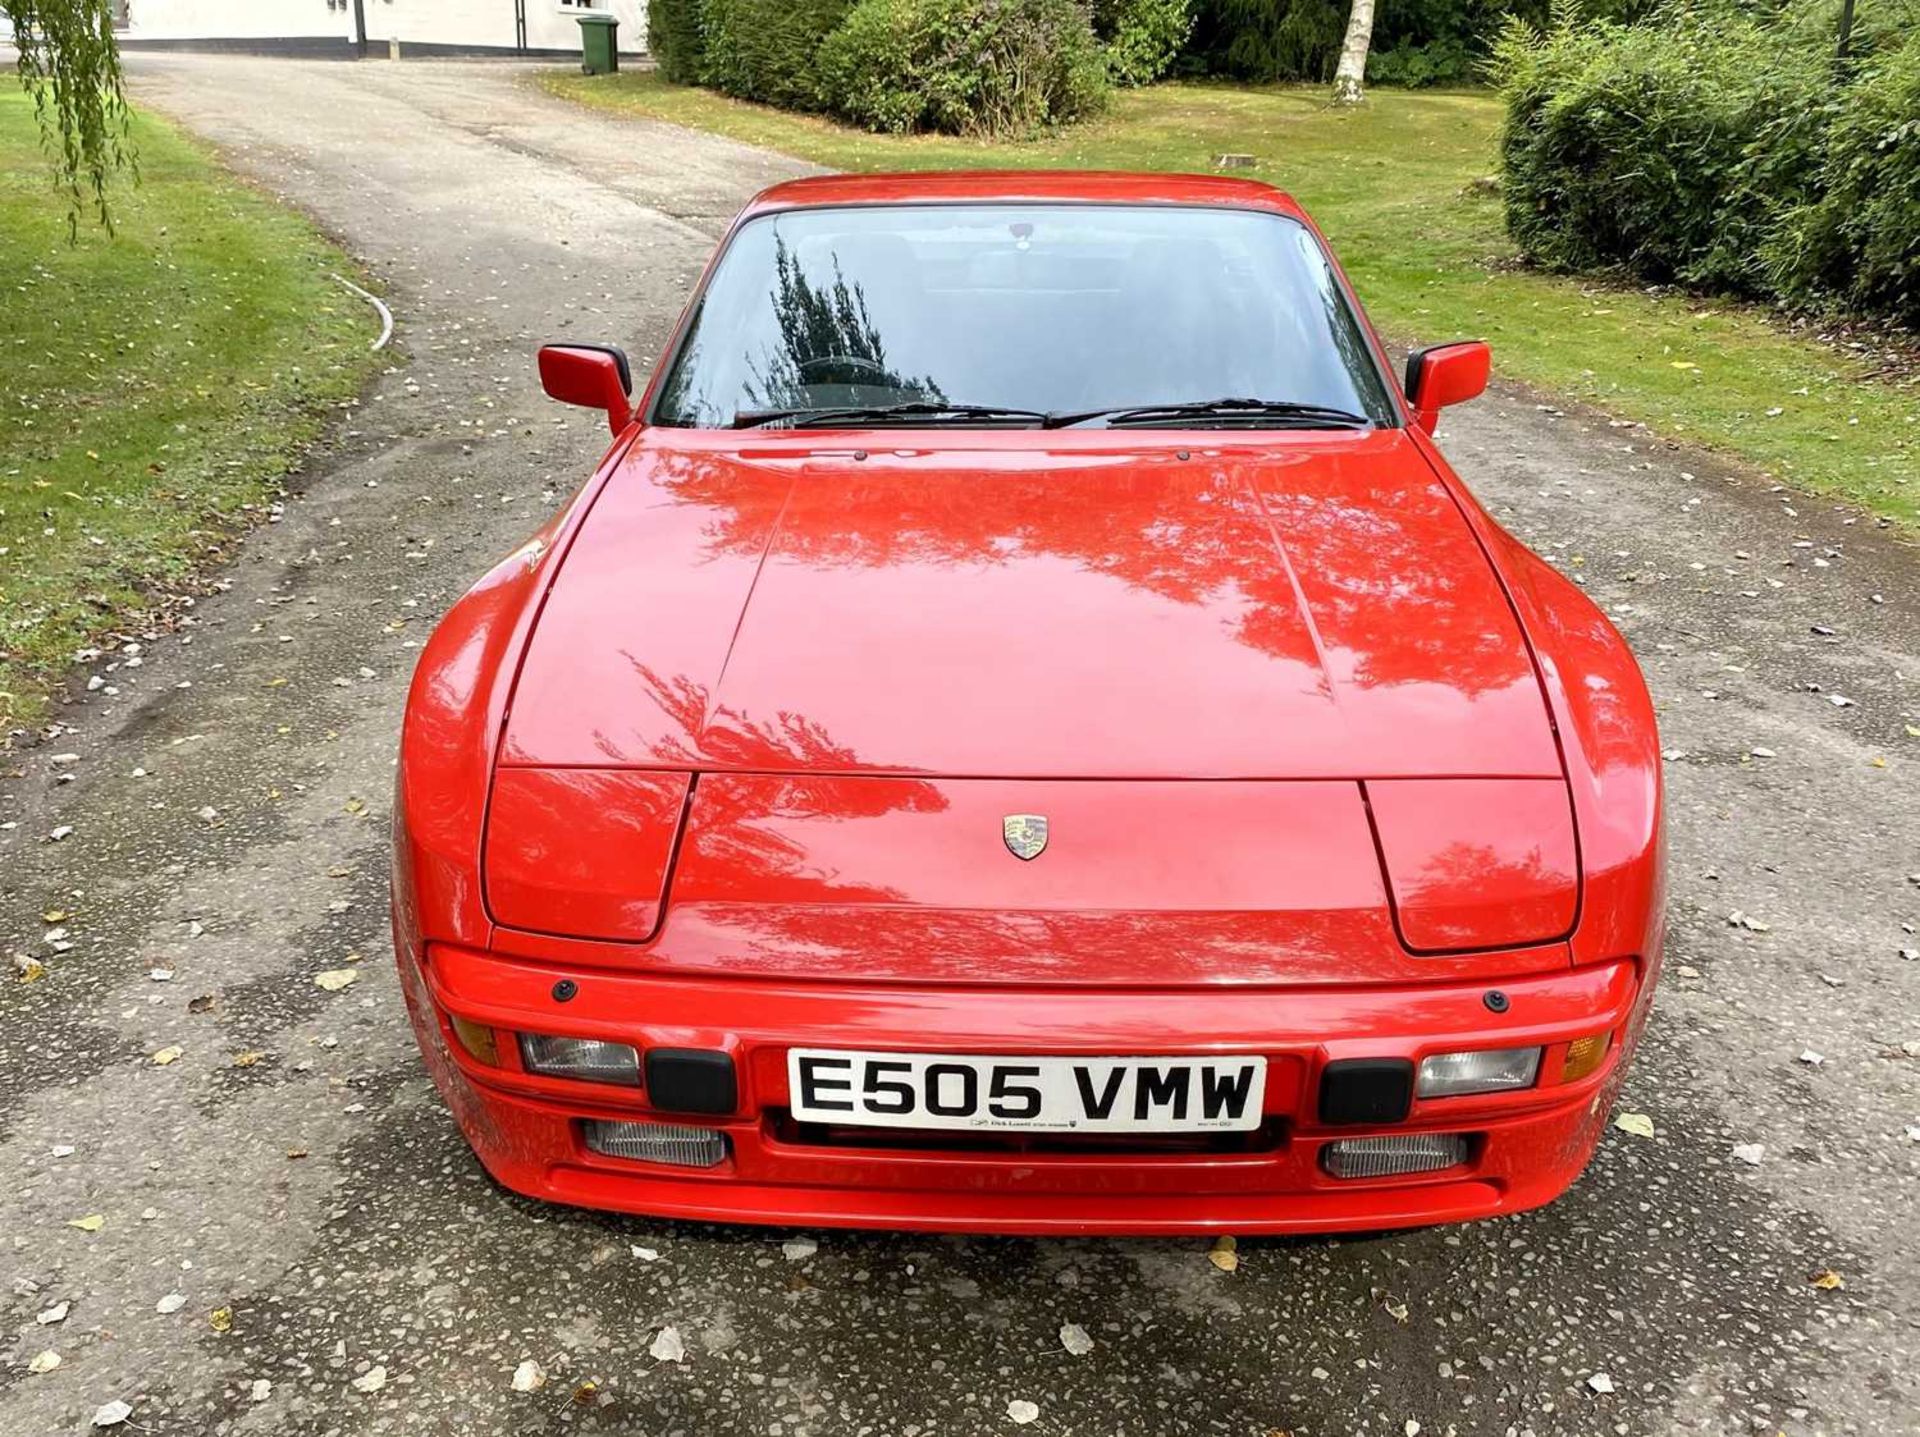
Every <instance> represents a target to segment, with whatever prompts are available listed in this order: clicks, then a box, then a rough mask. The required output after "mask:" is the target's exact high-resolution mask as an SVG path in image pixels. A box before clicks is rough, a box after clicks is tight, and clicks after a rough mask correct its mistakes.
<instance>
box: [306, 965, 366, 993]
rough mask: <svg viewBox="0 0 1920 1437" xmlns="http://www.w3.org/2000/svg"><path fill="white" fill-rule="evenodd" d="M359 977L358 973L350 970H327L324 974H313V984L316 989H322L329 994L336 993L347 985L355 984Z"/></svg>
mask: <svg viewBox="0 0 1920 1437" xmlns="http://www.w3.org/2000/svg"><path fill="white" fill-rule="evenodd" d="M359 977H360V974H359V972H358V971H357V970H355V969H352V968H329V969H328V970H327V971H326V972H324V973H316V974H314V977H313V982H314V986H315V987H316V988H324V989H326V990H327V991H328V992H329V993H338V992H339V991H340V990H341V989H342V988H344V987H346V986H347V985H348V984H349V983H353V982H357V981H358V980H359Z"/></svg>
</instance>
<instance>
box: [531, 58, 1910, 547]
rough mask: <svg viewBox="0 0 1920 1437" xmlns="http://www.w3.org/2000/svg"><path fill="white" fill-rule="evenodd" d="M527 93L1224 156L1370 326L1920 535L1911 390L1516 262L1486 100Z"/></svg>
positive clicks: (1113, 159)
mask: <svg viewBox="0 0 1920 1437" xmlns="http://www.w3.org/2000/svg"><path fill="white" fill-rule="evenodd" d="M540 83H541V84H542V85H544V86H545V88H546V89H547V90H549V91H550V92H551V93H553V94H556V95H561V96H564V97H566V98H568V99H571V100H576V101H579V102H581V103H583V104H587V105H591V106H593V107H595V108H597V109H601V110H605V111H609V112H611V113H615V114H624V115H634V116H643V117H647V118H652V119H660V120H667V121H671V122H673V123H675V124H680V125H687V126H691V127H694V128H697V129H703V130H709V131H713V132H716V133H719V134H723V135H727V136H730V137H732V138H734V139H738V140H743V141H746V142H747V143H750V144H755V145H761V146H765V147H767V148H770V149H775V150H782V151H785V152H786V153H788V154H791V155H797V156H799V157H801V158H803V159H808V160H812V161H815V162H816V163H819V164H823V165H829V166H832V167H833V168H835V169H843V170H923V169H950V168H972V167H982V166H985V167H1005V168H1017V169H1029V168H1053V167H1062V166H1064V167H1072V168H1081V167H1085V168H1090V169H1124V170H1201V171H1205V170H1210V169H1212V167H1213V163H1214V158H1215V156H1217V155H1220V154H1223V153H1228V152H1232V153H1239V154H1247V155H1251V156H1252V157H1253V158H1254V161H1255V167H1254V168H1253V170H1252V171H1251V172H1250V173H1251V174H1252V175H1253V176H1255V177H1256V178H1259V179H1263V180H1267V181H1270V182H1271V183H1274V184H1277V185H1280V186H1282V187H1283V188H1285V189H1288V190H1290V191H1292V192H1293V193H1294V194H1295V195H1297V196H1298V197H1299V198H1300V200H1301V201H1302V202H1303V203H1304V204H1306V205H1307V207H1308V208H1309V209H1310V210H1312V211H1313V214H1314V216H1315V218H1316V219H1318V220H1319V221H1320V223H1321V225H1322V227H1323V228H1324V229H1325V230H1326V231H1327V234H1328V237H1329V238H1330V239H1331V240H1332V242H1333V244H1334V246H1335V247H1336V248H1337V249H1338V251H1339V253H1340V256H1341V259H1342V261H1343V262H1344V263H1345V264H1346V266H1347V268H1348V270H1349V272H1350V273H1351V274H1352V276H1353V281H1354V284H1355V285H1356V286H1357V287H1358V289H1359V290H1360V294H1361V297H1362V298H1363V299H1364V300H1365V302H1366V305H1367V308H1368V310H1369V311H1370V312H1371V313H1372V315H1373V317H1374V319H1375V321H1376V322H1377V323H1379V324H1380V325H1381V326H1382V327H1383V328H1384V329H1386V330H1387V331H1388V332H1389V333H1391V334H1393V335H1394V336H1395V337H1397V338H1400V339H1403V340H1410V341H1411V340H1419V341H1431V340H1439V339H1451V338H1456V337H1460V336H1477V337H1484V338H1486V339H1489V340H1491V341H1492V342H1493V344H1494V354H1495V358H1494V363H1495V367H1496V371H1497V372H1500V373H1503V374H1506V375H1507V376H1509V377H1511V378H1515V379H1519V380H1523V381H1525V382H1527V383H1529V384H1532V385H1536V386H1538V387H1539V388H1541V389H1543V390H1546V391H1549V392H1551V393H1553V394H1559V395H1565V396H1567V397H1569V398H1573V399H1577V400H1584V401H1587V402H1589V403H1592V404H1595V405H1599V406H1601V407H1603V408H1605V409H1607V410H1608V411H1609V412H1611V413H1614V414H1618V415H1621V416H1623V417H1626V418H1630V419H1637V420H1641V421H1644V422H1645V423H1647V424H1649V425H1651V426H1652V427H1653V428H1654V429H1655V430H1656V431H1658V432H1659V433H1660V434H1661V435H1663V436H1666V437H1670V438H1674V439H1684V440H1690V441H1693V442H1695V443H1701V444H1706V445H1710V446H1712V447H1714V448H1716V449H1720V450H1723V451H1725V452H1727V453H1729V454H1733V455H1736V456H1739V457H1740V458H1743V459H1745V460H1748V461H1750V462H1752V463H1754V464H1756V465H1758V466H1760V467H1761V468H1762V469H1764V470H1766V471H1769V472H1770V473H1772V474H1774V475H1776V476H1778V477H1779V478H1781V479H1783V480H1786V481H1788V482H1790V483H1792V484H1794V485H1796V486H1798V487H1800V488H1803V489H1806V490H1809V491H1811V492H1814V493H1817V494H1824V495H1833V496H1837V497H1841V498H1846V499H1850V500H1854V501H1856V502H1858V503H1860V504H1862V505H1864V506H1866V507H1867V508H1869V509H1871V510H1873V511H1874V512H1876V513H1879V514H1884V515H1889V516H1892V517H1895V518H1898V519H1901V520H1904V521H1907V522H1909V523H1911V522H1913V521H1915V520H1916V519H1920V376H1913V375H1908V376H1905V377H1904V381H1901V380H1896V381H1894V382H1887V381H1886V380H1884V379H1880V380H1874V379H1870V378H1869V377H1868V374H1867V371H1866V367H1865V365H1864V363H1863V362H1861V361H1855V360H1851V359H1849V358H1847V357H1845V356H1844V355H1843V354H1842V353H1841V352H1839V351H1837V350H1835V349H1833V348H1830V347H1828V346H1826V345H1822V344H1819V343H1816V342H1813V341H1809V340H1804V339H1798V338H1794V337H1792V336H1790V335H1787V334H1785V333H1783V332H1782V331H1781V330H1780V329H1779V328H1778V327H1777V326H1775V325H1774V324H1772V323H1770V322H1769V320H1768V318H1767V317H1766V315H1765V314H1764V313H1763V312H1761V311H1759V310H1756V309H1753V308H1750V307H1746V306H1741V305H1737V304H1731V303H1728V302H1725V301H1717V300H1714V301H1708V300H1700V299H1689V298H1687V297H1685V296H1676V295H1653V294H1648V293H1646V292H1644V291H1641V290H1638V289H1631V288H1623V287H1613V286H1606V285H1597V284H1589V283H1582V282H1581V281H1579V280H1576V279H1570V278H1564V277H1560V276H1555V275H1546V274H1540V273H1536V272H1533V271H1529V270H1525V269H1522V268H1519V267H1517V266H1516V264H1515V262H1514V261H1515V254H1514V250H1513V246H1512V245H1511V243H1510V242H1509V241H1508V240H1507V238H1506V235H1505V233H1504V231H1503V229H1502V226H1501V220H1500V203H1499V200H1498V198H1497V197H1496V196H1495V195H1494V194H1493V193H1492V192H1491V190H1490V189H1489V188H1488V187H1486V186H1483V185H1481V184H1478V183H1476V182H1477V181H1480V180H1482V179H1483V178H1484V177H1486V176H1488V175H1490V174H1491V173H1492V172H1493V171H1494V169H1495V167H1496V160H1495V146H1496V144H1497V141H1498V137H1499V128H1500V108H1499V105H1498V104H1497V103H1496V102H1495V101H1494V99H1493V98H1492V97H1491V96H1490V95H1488V94H1486V93H1484V92H1478V91H1470V92H1449V93H1441V92H1434V91H1391V90H1376V91H1374V92H1373V98H1372V100H1371V101H1370V102H1369V103H1368V104H1367V105H1366V106H1365V107H1363V108H1361V109H1359V110H1354V111H1347V110H1334V109H1331V108H1329V107H1328V106H1327V105H1326V103H1325V95H1324V92H1323V91H1322V90H1320V89H1318V88H1311V89H1308V88H1297V87H1287V88H1274V89H1242V88H1229V87H1226V86H1212V85H1187V84H1169V85H1159V86H1155V87H1153V88H1152V89H1148V90H1136V91H1128V92H1124V93H1122V94H1121V95H1119V96H1118V97H1117V99H1116V102H1115V104H1114V107H1113V110H1112V112H1111V113H1110V114H1109V115H1108V117H1107V118H1105V119H1102V120H1100V121H1097V122H1095V123H1092V124H1087V125H1083V126H1079V127H1076V128H1074V129H1070V130H1067V131H1064V132H1062V133H1060V134H1058V135H1056V136H1053V137H1050V138H1046V139H1041V140H1035V141H1030V142H1021V143H1005V142H1003V143H991V144H990V143H983V142H978V141H970V140H960V139H953V138H949V137H940V136H910V137H900V136H884V135H870V134H866V133H863V132H861V131H857V130H850V129H847V128H845V127H844V126H840V125H836V124H834V123H832V122H830V121H827V120H823V119H819V118H817V117H812V116H804V115H794V114H789V113H786V112H784V111H780V110H772V109H767V108H765V107H763V106H758V105H748V104H743V103H740V102H739V101H735V100H729V99H727V98H725V97H723V96H720V95H716V94H713V93H711V92H709V91H705V90H698V89H691V88H687V87H684V86H677V85H669V84H667V83H665V82H664V81H662V80H661V79H660V78H659V77H658V76H657V75H655V74H653V73H650V72H641V73H631V74H621V75H612V76H601V77H592V78H589V77H586V76H582V75H578V74H571V73H563V72H559V71H553V72H543V73H542V74H541V76H540Z"/></svg>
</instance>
